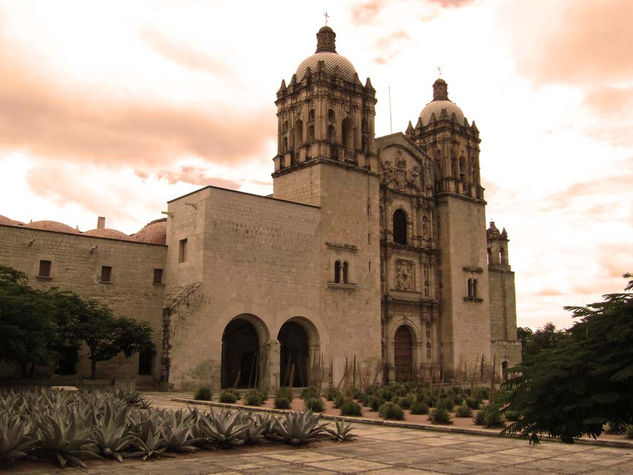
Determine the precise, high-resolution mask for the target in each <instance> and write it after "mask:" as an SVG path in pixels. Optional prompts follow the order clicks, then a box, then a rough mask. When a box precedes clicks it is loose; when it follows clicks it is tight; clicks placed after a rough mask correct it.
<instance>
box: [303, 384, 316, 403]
mask: <svg viewBox="0 0 633 475" xmlns="http://www.w3.org/2000/svg"><path fill="white" fill-rule="evenodd" d="M299 397H300V398H301V399H303V400H304V401H305V400H306V399H312V398H315V397H319V391H317V388H315V387H312V386H310V387H308V388H303V389H302V390H301V394H300V395H299Z"/></svg>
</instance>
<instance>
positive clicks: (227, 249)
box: [0, 27, 521, 389]
mask: <svg viewBox="0 0 633 475" xmlns="http://www.w3.org/2000/svg"><path fill="white" fill-rule="evenodd" d="M375 93H376V91H375V90H374V88H373V87H372V85H371V82H370V80H369V79H367V81H366V82H365V84H363V83H361V82H360V80H359V78H358V74H357V73H356V71H355V69H354V66H353V65H352V63H351V62H349V61H348V60H347V59H346V58H345V57H343V56H341V55H339V54H338V53H337V52H336V48H335V33H334V32H333V31H332V29H330V28H329V27H323V28H321V30H319V32H318V33H317V50H316V53H315V54H314V55H311V56H309V57H308V58H306V59H305V60H304V61H303V62H302V63H301V64H300V65H299V67H298V69H297V71H296V73H295V74H294V75H293V76H292V78H291V80H290V82H289V83H288V84H286V83H285V81H283V82H282V84H281V87H280V89H279V90H278V92H277V100H276V105H277V121H278V134H277V135H278V153H277V155H276V156H275V157H274V159H273V162H274V171H273V175H272V176H273V194H272V195H271V196H268V197H263V196H256V195H251V194H247V193H241V192H236V191H232V190H226V189H221V188H216V187H212V186H209V187H205V188H203V189H201V190H198V191H196V192H193V193H190V194H188V195H185V196H182V197H179V198H177V199H174V200H172V201H170V202H169V203H168V208H167V218H166V219H164V220H157V221H156V222H152V223H150V224H149V225H148V226H146V227H145V228H143V230H141V231H139V233H137V234H134V235H132V236H126V235H124V234H122V233H118V234H117V231H114V230H108V229H107V228H105V225H104V223H101V224H102V225H101V226H98V228H97V229H96V230H93V231H88V232H85V233H79V232H78V231H76V230H73V229H72V228H61V226H63V225H61V224H60V223H50V222H40V223H29V224H22V223H18V222H15V221H11V220H9V219H7V218H1V217H0V242H1V243H2V244H0V265H11V266H13V267H16V268H18V269H20V270H23V271H25V272H26V273H27V274H29V275H30V276H32V279H31V282H32V283H33V284H34V285H35V286H41V287H46V286H51V285H55V286H58V287H61V288H66V289H68V290H74V291H77V292H78V293H79V294H80V295H82V296H84V297H90V298H97V299H100V300H102V301H104V302H105V303H108V304H109V305H111V306H112V307H113V309H114V310H115V311H116V312H119V313H122V314H124V315H128V316H135V317H136V318H138V319H140V320H143V321H147V322H149V323H150V325H151V326H152V327H153V329H154V336H155V340H156V345H157V348H158V351H157V353H156V354H155V355H140V357H139V356H135V357H134V359H131V360H130V359H125V358H118V359H117V360H115V361H113V362H112V363H111V364H109V365H106V366H105V368H104V369H103V376H108V377H110V376H112V377H117V376H123V377H137V378H138V377H140V376H137V375H136V373H137V372H140V370H141V367H142V368H144V372H145V373H149V374H145V375H143V376H142V377H141V378H145V380H146V381H155V382H158V381H160V382H161V384H162V385H163V387H165V388H168V389H179V388H189V387H195V386H197V385H201V384H211V385H212V386H214V387H215V388H218V387H229V386H240V387H254V386H256V385H259V386H266V387H268V388H271V389H272V388H275V387H278V386H279V385H293V386H307V385H314V384H320V383H322V384H327V383H328V382H329V383H332V384H334V385H338V384H339V383H340V382H341V381H343V380H346V379H349V378H350V377H351V375H352V374H353V375H354V378H359V380H360V379H361V378H362V379H364V381H365V382H383V381H394V380H397V381H408V380H425V381H431V380H433V381H440V380H444V381H451V380H452V381H463V382H465V381H466V380H468V379H469V378H471V377H473V375H480V374H483V372H484V370H485V373H486V375H490V374H491V373H490V372H488V371H491V370H492V369H493V368H496V369H497V371H498V372H499V374H501V371H502V370H504V369H505V368H506V367H507V366H512V365H514V364H516V363H518V362H519V361H520V358H521V346H520V343H519V342H518V341H517V335H516V303H515V292H514V274H513V272H512V271H511V268H510V266H509V260H508V237H507V233H506V232H505V230H503V231H502V232H500V231H499V230H498V229H497V228H496V226H495V225H494V223H491V224H490V227H489V228H488V229H486V223H485V205H486V202H485V201H484V190H483V188H482V187H481V183H480V177H479V131H478V130H477V127H476V126H475V124H474V122H473V123H469V122H468V121H467V120H466V119H465V118H464V115H463V113H462V111H461V110H460V109H459V107H458V106H457V105H456V104H455V103H453V102H451V101H450V100H449V99H448V91H447V85H446V83H445V82H444V81H443V80H442V79H438V80H437V81H436V82H435V84H434V85H433V100H432V101H431V102H430V103H429V104H427V105H426V106H425V107H424V108H423V109H422V112H421V114H420V117H419V118H418V119H417V121H416V124H415V126H413V124H412V123H409V127H408V128H407V130H406V132H405V133H396V134H392V135H388V136H385V137H379V138H376V137H375V133H374V116H375V109H374V107H375V104H376V95H375ZM29 243H30V244H29ZM43 262H44V269H42V263H43ZM104 267H106V268H108V269H109V270H107V273H106V275H104ZM42 270H44V272H45V274H46V275H41V274H42ZM112 276H116V279H114V278H113V277H112ZM104 277H107V280H106V281H104V279H103V278H104ZM82 368H83V367H82V366H81V364H80V368H79V370H78V371H80V372H81V371H82ZM137 369H138V371H137ZM487 378H488V379H489V376H487Z"/></svg>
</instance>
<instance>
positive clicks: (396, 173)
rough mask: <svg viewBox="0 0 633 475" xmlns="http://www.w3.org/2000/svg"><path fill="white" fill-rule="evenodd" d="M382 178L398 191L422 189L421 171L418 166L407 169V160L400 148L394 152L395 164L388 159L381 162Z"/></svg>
mask: <svg viewBox="0 0 633 475" xmlns="http://www.w3.org/2000/svg"><path fill="white" fill-rule="evenodd" d="M382 179H383V182H384V183H385V184H386V185H392V186H393V187H394V188H395V189H397V190H399V191H404V190H405V189H407V188H413V189H414V190H416V191H420V190H421V189H422V172H421V170H420V167H413V168H412V169H411V170H409V169H407V161H406V159H405V157H404V154H403V152H402V150H398V151H397V152H396V159H395V166H394V165H393V164H392V163H391V162H390V161H388V160H385V161H383V162H382Z"/></svg>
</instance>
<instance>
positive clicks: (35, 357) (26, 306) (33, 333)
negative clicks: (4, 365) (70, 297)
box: [0, 266, 59, 378]
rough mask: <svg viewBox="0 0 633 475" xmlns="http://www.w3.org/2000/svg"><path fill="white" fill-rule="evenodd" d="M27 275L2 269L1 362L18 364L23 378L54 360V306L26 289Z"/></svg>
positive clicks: (0, 298) (0, 278) (55, 335)
mask: <svg viewBox="0 0 633 475" xmlns="http://www.w3.org/2000/svg"><path fill="white" fill-rule="evenodd" d="M27 282H28V279H27V277H26V275H25V274H24V273H22V272H19V271H17V270H15V269H12V268H10V267H4V266H0V360H4V361H9V362H15V363H17V364H18V365H19V366H20V369H21V375H22V377H23V378H26V377H28V376H31V375H32V374H33V371H34V370H35V368H36V367H37V366H39V365H44V364H47V363H49V362H50V361H51V360H52V359H53V358H54V356H55V347H56V346H57V344H58V341H59V340H58V335H57V331H56V326H55V321H54V319H53V309H54V303H53V302H52V301H51V299H50V298H49V297H48V296H47V295H46V294H45V293H43V292H40V291H38V290H35V289H32V288H30V287H29V286H28V285H27Z"/></svg>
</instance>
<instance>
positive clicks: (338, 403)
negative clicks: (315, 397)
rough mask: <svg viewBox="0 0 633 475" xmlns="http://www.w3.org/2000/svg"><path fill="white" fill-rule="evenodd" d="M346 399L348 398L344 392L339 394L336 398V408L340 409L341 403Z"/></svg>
mask: <svg viewBox="0 0 633 475" xmlns="http://www.w3.org/2000/svg"><path fill="white" fill-rule="evenodd" d="M345 401H346V399H345V398H344V397H343V395H342V394H337V395H336V397H335V398H334V404H333V406H334V408H335V409H340V408H341V405H342V404H343V403H344V402H345Z"/></svg>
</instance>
